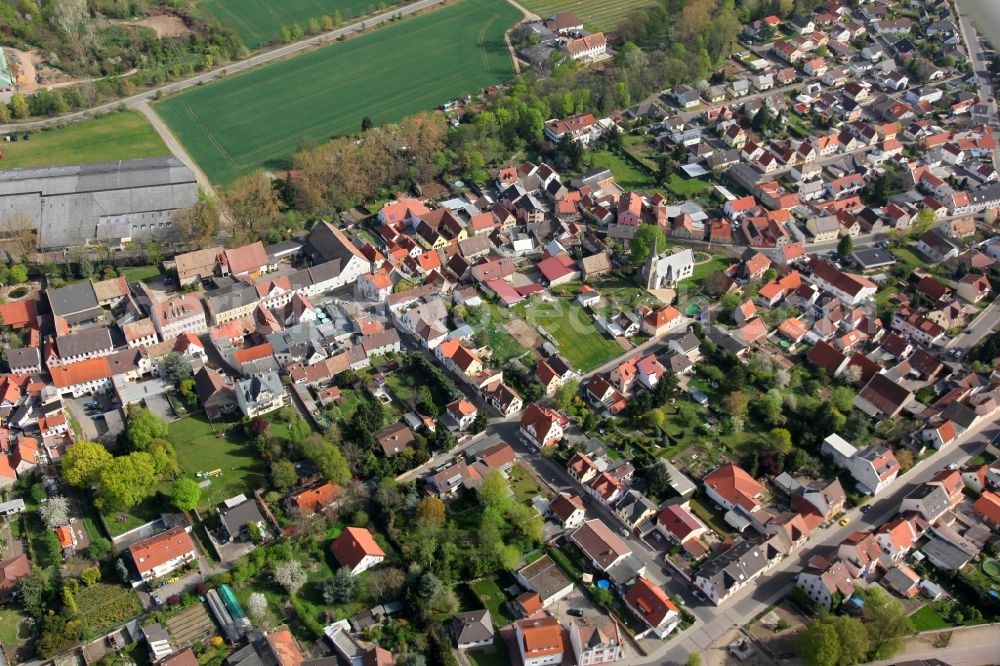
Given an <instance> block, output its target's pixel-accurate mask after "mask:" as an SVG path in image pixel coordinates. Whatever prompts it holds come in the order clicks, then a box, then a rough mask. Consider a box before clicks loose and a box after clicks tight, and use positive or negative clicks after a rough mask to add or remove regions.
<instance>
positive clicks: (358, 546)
mask: <svg viewBox="0 0 1000 666" xmlns="http://www.w3.org/2000/svg"><path fill="white" fill-rule="evenodd" d="M330 550H331V551H333V556H334V557H336V558H337V561H338V562H340V563H341V564H343V565H344V566H347V567H350V568H352V569H353V568H354V567H356V566H358V564H360V563H361V560H363V559H364V558H365V557H366V556H368V555H371V556H375V557H385V551H383V550H382V548H381V547H380V546H379V545H378V544H377V543H375V538H374V537H373V536H372V533H371V532H369V531H368V530H366V529H365V528H363V527H347V528H345V529H344V531H343V532H341V533H340V536H339V537H337V538H336V539H335V540H334V542H333V543H332V544H330Z"/></svg>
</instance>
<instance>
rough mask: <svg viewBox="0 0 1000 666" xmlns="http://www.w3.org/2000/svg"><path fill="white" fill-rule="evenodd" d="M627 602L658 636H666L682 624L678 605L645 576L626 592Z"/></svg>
mask: <svg viewBox="0 0 1000 666" xmlns="http://www.w3.org/2000/svg"><path fill="white" fill-rule="evenodd" d="M625 603H627V604H628V605H629V607H630V608H631V609H632V610H634V611H635V613H636V615H638V616H639V617H641V618H642V620H643V622H645V623H646V624H647V625H648V626H649V629H648V630H647V631H648V632H650V633H653V634H655V635H656V637H657V638H663V637H665V636H666V635H667V634H669V633H670V632H671V631H673V630H674V628H675V627H676V626H677V625H678V624H680V621H681V615H680V610H679V609H678V608H677V606H675V605H674V603H673V602H672V601H670V598H669V597H668V596H667V593H666V592H664V591H663V589H662V588H660V587H659V586H657V585H656V584H655V583H652V582H650V581H649V580H647V579H645V578H642V577H640V578H639V579H638V580H636V582H635V585H633V586H632V587H630V588H629V591H628V592H626V593H625ZM643 633H646V632H643ZM641 635H642V634H640V635H639V636H641ZM639 636H637V638H638V637H639Z"/></svg>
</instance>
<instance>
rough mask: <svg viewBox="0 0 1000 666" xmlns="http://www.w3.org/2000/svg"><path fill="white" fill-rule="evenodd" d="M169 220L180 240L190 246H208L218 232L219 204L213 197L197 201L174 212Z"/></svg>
mask: <svg viewBox="0 0 1000 666" xmlns="http://www.w3.org/2000/svg"><path fill="white" fill-rule="evenodd" d="M171 221H172V222H173V225H174V230H175V231H177V235H178V237H179V238H180V240H181V242H183V243H185V244H187V245H189V246H192V247H208V246H209V245H211V244H212V239H213V237H214V236H215V234H217V233H218V232H219V206H218V204H216V202H215V200H214V199H209V200H207V201H199V202H198V203H196V204H195V205H193V206H191V207H190V208H182V209H180V210H178V211H177V212H175V213H174V215H173V218H172V220H171Z"/></svg>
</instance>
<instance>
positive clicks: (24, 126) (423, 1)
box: [0, 0, 444, 132]
mask: <svg viewBox="0 0 1000 666" xmlns="http://www.w3.org/2000/svg"><path fill="white" fill-rule="evenodd" d="M442 2H444V0H417V2H414V3H412V4H409V5H406V6H405V7H395V8H393V9H391V10H389V11H386V12H383V13H381V14H376V15H374V16H369V17H367V18H365V19H364V20H363V21H357V22H355V23H352V24H350V25H347V26H343V27H340V28H337V29H336V30H331V31H330V32H325V33H323V34H321V35H314V36H312V37H309V38H307V39H303V40H302V41H299V42H295V43H294V44H286V45H285V46H280V47H278V48H276V49H273V50H271V51H265V52H263V53H257V54H255V55H252V56H250V57H249V58H246V59H244V60H239V61H237V62H232V63H229V64H228V65H226V66H225V67H219V68H216V69H213V70H211V71H208V72H202V73H201V74H196V75H195V76H192V77H191V78H188V79H184V80H182V81H175V82H173V83H168V84H166V85H163V86H160V87H159V88H153V89H151V90H147V91H145V92H141V93H138V94H136V95H132V96H131V97H126V98H124V99H118V100H115V101H113V102H108V103H107V104H101V105H100V106H95V107H92V108H90V109H86V110H84V111H77V112H75V113H68V114H66V115H64V116H58V117H54V118H45V119H42V120H35V121H32V122H27V123H15V124H8V125H0V132H13V131H18V130H33V129H38V128H41V127H46V126H48V125H58V124H64V123H67V122H75V121H78V120H84V119H86V118H92V117H93V116H95V115H100V114H102V113H108V112H110V111H115V110H117V109H118V108H119V107H120V106H121V105H123V104H124V105H125V106H128V107H130V108H134V107H135V106H136V105H138V104H140V103H148V102H149V101H151V100H153V99H156V96H157V94H160V95H169V94H172V93H176V92H180V91H182V90H187V89H188V88H192V87H194V86H196V85H198V84H199V83H207V82H208V81H211V80H213V79H218V78H222V77H223V76H228V75H230V74H235V73H236V72H242V71H244V70H247V69H250V68H252V67H256V66H258V65H263V64H265V63H268V62H273V61H275V60H280V59H282V58H286V57H288V56H291V55H295V54H297V53H300V52H302V51H307V50H309V49H312V48H314V47H316V46H319V45H321V44H327V43H329V42H333V41H335V40H336V39H337V38H339V37H341V36H348V35H353V34H355V33H358V32H361V31H362V30H363V29H364V28H371V27H373V26H377V25H381V24H382V23H386V22H388V21H391V20H392V19H394V18H395V17H397V16H407V15H409V14H413V13H416V12H419V11H421V10H424V9H427V8H428V7H433V6H435V5H439V4H441V3H442Z"/></svg>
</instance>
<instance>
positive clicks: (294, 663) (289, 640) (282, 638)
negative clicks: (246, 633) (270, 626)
mask: <svg viewBox="0 0 1000 666" xmlns="http://www.w3.org/2000/svg"><path fill="white" fill-rule="evenodd" d="M267 644H268V645H269V646H270V647H271V652H272V653H274V658H275V659H277V660H278V665H279V666H299V665H300V664H301V663H302V662H303V661H305V657H304V656H303V655H302V650H300V649H299V644H298V643H296V642H295V637H294V636H292V632H291V631H289V630H288V629H279V630H277V631H272V632H271V633H269V634H268V635H267Z"/></svg>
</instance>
